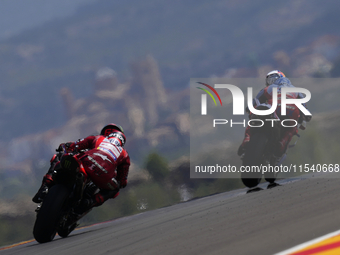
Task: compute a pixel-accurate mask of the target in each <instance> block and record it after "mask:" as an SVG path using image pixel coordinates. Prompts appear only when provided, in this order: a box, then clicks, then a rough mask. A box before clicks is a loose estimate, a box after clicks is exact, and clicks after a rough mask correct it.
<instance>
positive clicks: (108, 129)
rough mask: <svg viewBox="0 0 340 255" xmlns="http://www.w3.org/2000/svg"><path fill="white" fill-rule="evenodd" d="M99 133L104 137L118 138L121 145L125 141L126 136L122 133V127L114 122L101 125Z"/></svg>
mask: <svg viewBox="0 0 340 255" xmlns="http://www.w3.org/2000/svg"><path fill="white" fill-rule="evenodd" d="M100 134H101V135H103V136H106V137H112V136H114V137H116V138H118V139H119V140H120V142H121V146H124V144H125V143H126V136H125V134H124V130H123V128H122V127H121V126H119V125H116V124H114V123H110V124H108V125H106V126H105V127H103V129H102V130H101V131H100Z"/></svg>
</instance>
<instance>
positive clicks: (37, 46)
mask: <svg viewBox="0 0 340 255" xmlns="http://www.w3.org/2000/svg"><path fill="white" fill-rule="evenodd" d="M339 5H340V3H338V2H334V1H331V0H328V1H323V3H322V8H320V2H319V1H316V0H314V1H308V0H302V1H299V2H297V1H293V0H290V1H286V2H285V4H284V5H282V4H281V5H280V6H277V4H276V3H274V2H272V1H269V0H259V1H256V2H254V1H250V0H244V1H242V2H237V1H222V0H215V1H213V2H211V1H203V0H199V1H193V0H190V1H179V0H177V1H172V2H171V3H170V2H165V1H164V0H163V1H155V0H150V1H148V2H146V3H144V2H143V3H141V2H139V1H137V0H132V1H129V2H118V1H108V0H101V1H98V2H96V3H93V4H91V5H87V6H84V7H82V8H80V9H79V10H78V11H77V12H76V14H75V15H72V16H70V17H66V18H64V19H59V20H55V21H51V22H49V23H46V24H45V25H43V26H41V27H37V28H33V29H30V30H27V31H25V32H23V33H21V34H19V35H17V36H14V37H12V38H10V39H7V40H5V41H2V42H1V43H0V63H1V66H3V68H2V69H1V70H0V75H1V77H2V79H1V80H2V83H1V87H0V106H1V108H0V117H1V119H5V120H6V122H1V124H0V131H1V132H0V139H1V140H6V141H9V140H10V139H11V138H13V137H16V136H18V135H19V136H20V135H22V134H29V133H35V132H42V131H46V130H47V129H50V128H54V127H61V126H62V125H64V124H65V123H66V121H67V118H66V116H65V114H64V113H63V111H62V110H61V109H60V108H61V107H60V106H61V104H62V101H61V98H60V95H59V91H60V89H61V88H62V87H68V88H69V89H70V91H71V92H72V93H73V95H74V96H75V98H82V97H86V96H89V95H90V94H91V93H92V92H93V86H92V84H93V82H94V80H95V73H96V72H97V71H98V70H99V69H100V68H101V67H105V66H108V67H110V68H112V69H114V70H115V71H116V72H117V74H118V77H119V79H120V80H123V81H124V80H128V79H129V78H130V77H131V75H132V74H131V72H130V71H129V70H130V68H129V66H130V64H131V62H134V61H136V60H141V59H143V58H144V57H145V56H146V55H147V54H151V55H152V56H153V57H154V58H155V59H156V60H157V62H158V63H159V68H160V73H161V75H162V77H163V81H164V86H165V88H167V89H168V90H181V89H183V88H185V87H187V86H188V83H189V78H190V77H209V76H211V75H214V74H216V75H223V74H226V75H230V72H231V73H232V72H233V70H235V68H236V69H237V70H240V71H239V72H238V73H237V75H238V76H239V77H254V76H257V75H258V73H262V71H261V70H262V69H261V68H262V67H264V70H267V69H268V68H271V66H272V67H280V68H283V69H284V70H286V72H288V74H291V75H296V76H301V75H305V74H307V75H311V74H313V72H316V71H318V70H319V69H320V66H319V65H318V64H317V65H316V66H315V65H314V66H313V67H312V68H310V66H307V67H306V66H304V63H311V62H313V63H314V62H315V61H319V62H320V60H321V62H322V63H324V64H323V65H321V67H322V68H323V69H322V68H321V69H322V70H321V74H323V72H326V73H328V72H329V69H330V68H331V64H330V63H331V62H332V61H333V60H334V59H335V58H336V57H337V56H338V54H339V38H338V36H339V31H337V30H334V29H332V28H331V27H332V26H330V25H331V24H333V23H334V24H336V23H337V22H338V16H337V14H336V11H334V10H337V9H338V8H339ZM329 34H331V35H332V36H333V37H334V38H333V39H326V42H321V47H314V46H313V42H314V41H316V40H318V39H319V38H324V36H327V35H329ZM299 66H302V69H301V70H300V71H299V72H296V73H295V72H294V70H295V69H296V68H297V67H299ZM324 66H325V67H324ZM244 68H245V69H244ZM306 68H309V69H311V70H312V73H310V72H306ZM242 69H243V71H242ZM323 70H324V71H323ZM36 116H37V117H36ZM32 119H34V121H32ZM23 123H25V128H22V124H23ZM18 132H19V133H20V134H18Z"/></svg>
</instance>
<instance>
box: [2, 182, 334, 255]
mask: <svg viewBox="0 0 340 255" xmlns="http://www.w3.org/2000/svg"><path fill="white" fill-rule="evenodd" d="M339 191H340V179H339V178H334V179H325V178H311V179H304V180H294V179H292V180H285V181H283V182H282V186H279V187H275V188H273V189H266V190H262V191H258V192H254V193H249V194H246V189H241V190H235V191H231V192H226V193H221V194H217V195H213V196H209V197H205V198H202V199H197V200H193V201H189V202H185V203H181V204H177V205H174V206H170V207H166V208H161V209H158V210H154V211H150V212H145V213H142V214H138V215H134V216H131V217H125V218H121V219H117V220H113V221H110V222H106V223H102V224H99V225H95V226H91V227H88V228H84V229H80V230H76V231H74V232H73V233H71V235H70V236H69V237H68V238H64V239H62V238H59V237H56V238H55V240H54V241H52V242H50V243H46V244H38V243H37V242H35V241H34V242H30V243H27V244H22V245H18V246H15V247H13V248H10V249H6V250H2V251H0V254H24V255H42V254H44V255H45V254H48V255H60V254H67V255H68V254H70V255H71V254H72V255H73V254H82V255H88V254H91V255H94V254H95V255H101V254H124V255H129V254H148V255H149V254H155V255H156V254H157V255H159V254H172V255H173V254H200V255H201V254H219V255H220V254H232V255H238V254H251V255H254V254H255V255H257V254H259V255H266V254H275V253H278V252H280V251H283V250H286V249H288V248H291V247H293V246H295V245H298V244H301V243H303V242H306V241H309V240H311V239H314V238H316V237H319V236H322V235H325V234H327V233H330V232H333V231H336V230H338V229H340V196H339Z"/></svg>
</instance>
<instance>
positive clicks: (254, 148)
mask: <svg viewBox="0 0 340 255" xmlns="http://www.w3.org/2000/svg"><path fill="white" fill-rule="evenodd" d="M267 142H268V138H267V135H266V134H264V133H255V134H253V135H252V136H251V137H250V141H249V143H248V144H247V147H246V151H245V155H244V158H243V166H260V165H261V164H262V162H263V154H264V151H265V148H266V145H267ZM241 179H242V182H243V184H244V185H245V186H247V187H248V188H253V187H256V186H257V185H258V184H259V183H260V182H261V179H262V173H261V172H259V173H257V172H253V173H252V172H249V173H247V172H243V173H241Z"/></svg>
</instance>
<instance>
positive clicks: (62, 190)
mask: <svg viewBox="0 0 340 255" xmlns="http://www.w3.org/2000/svg"><path fill="white" fill-rule="evenodd" d="M69 193H70V191H69V189H68V188H67V187H66V186H64V185H62V184H56V185H54V186H52V187H51V188H50V189H49V191H48V193H47V195H46V197H45V198H44V201H43V203H42V205H41V208H40V209H39V212H38V214H37V218H36V220H35V224H34V228H33V236H34V238H35V240H37V241H38V242H39V243H46V242H50V241H52V240H53V238H54V237H55V235H56V233H57V225H58V222H59V220H60V218H61V216H62V215H61V214H62V209H63V206H64V204H65V201H66V200H67V198H68V197H69Z"/></svg>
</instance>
